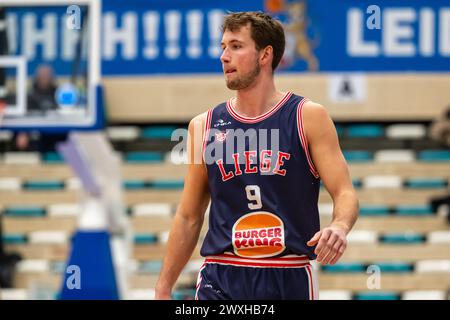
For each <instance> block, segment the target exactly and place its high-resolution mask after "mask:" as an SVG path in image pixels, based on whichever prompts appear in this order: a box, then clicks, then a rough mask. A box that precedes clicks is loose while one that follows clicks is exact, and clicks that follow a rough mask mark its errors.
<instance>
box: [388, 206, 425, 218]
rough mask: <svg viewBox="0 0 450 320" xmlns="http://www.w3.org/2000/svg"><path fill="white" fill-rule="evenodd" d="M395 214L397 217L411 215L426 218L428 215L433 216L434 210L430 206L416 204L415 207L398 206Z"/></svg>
mask: <svg viewBox="0 0 450 320" xmlns="http://www.w3.org/2000/svg"><path fill="white" fill-rule="evenodd" d="M395 214H396V215H402V216H406V215H411V216H424V215H425V216H426V215H432V214H433V209H432V208H431V206H430V205H428V204H423V205H420V204H415V205H412V204H411V205H397V206H396V207H395Z"/></svg>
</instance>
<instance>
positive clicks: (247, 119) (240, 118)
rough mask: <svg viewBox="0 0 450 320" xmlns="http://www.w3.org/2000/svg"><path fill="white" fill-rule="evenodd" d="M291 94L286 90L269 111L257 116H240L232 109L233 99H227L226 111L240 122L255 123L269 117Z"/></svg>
mask: <svg viewBox="0 0 450 320" xmlns="http://www.w3.org/2000/svg"><path fill="white" fill-rule="evenodd" d="M291 96H292V92H290V91H288V92H286V94H285V95H284V97H283V98H282V99H281V100H280V101H279V102H278V103H277V104H276V105H275V106H274V107H273V108H272V109H270V110H269V111H267V112H266V113H264V114H262V115H260V116H258V117H254V118H251V117H244V116H241V115H240V114H238V113H237V112H236V111H235V110H234V106H233V102H232V100H233V99H230V100H228V102H227V110H228V113H229V114H230V115H231V116H232V117H233V118H235V119H236V120H238V121H240V122H244V123H256V122H259V121H262V120H264V119H267V118H268V117H270V116H271V115H273V114H274V113H275V112H277V111H278V109H280V108H281V107H282V106H283V104H284V103H285V102H286V101H288V100H289V98H290V97H291Z"/></svg>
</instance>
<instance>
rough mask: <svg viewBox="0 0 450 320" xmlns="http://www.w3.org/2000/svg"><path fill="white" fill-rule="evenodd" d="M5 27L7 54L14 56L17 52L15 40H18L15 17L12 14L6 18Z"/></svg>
mask: <svg viewBox="0 0 450 320" xmlns="http://www.w3.org/2000/svg"><path fill="white" fill-rule="evenodd" d="M6 25H7V28H6V31H7V35H8V47H9V54H14V53H16V51H17V39H18V38H19V37H18V35H17V15H16V14H13V13H11V14H8V15H7V17H6Z"/></svg>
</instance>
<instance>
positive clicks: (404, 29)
mask: <svg viewBox="0 0 450 320" xmlns="http://www.w3.org/2000/svg"><path fill="white" fill-rule="evenodd" d="M436 17H439V21H438V24H437V25H438V29H437V30H436V28H435V24H436ZM381 20H382V28H381V30H380V31H381V40H370V41H369V40H367V38H365V36H364V35H365V32H366V33H368V32H378V30H377V29H372V30H369V29H366V26H367V23H366V20H365V15H364V12H363V11H362V10H360V9H359V8H350V9H349V10H348V12H347V53H348V55H350V56H352V57H367V58H369V57H380V56H385V57H416V56H423V57H433V56H436V55H440V56H442V57H449V56H450V8H442V9H440V11H439V15H437V14H436V12H435V11H434V10H433V9H432V8H427V7H425V8H421V9H414V8H409V7H405V8H401V9H399V8H385V9H384V10H383V14H382V19H381ZM416 29H417V31H416ZM436 31H437V32H438V33H439V36H438V40H439V50H438V51H436V43H435V37H436ZM416 33H417V34H416ZM380 41H381V43H380Z"/></svg>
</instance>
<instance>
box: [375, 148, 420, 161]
mask: <svg viewBox="0 0 450 320" xmlns="http://www.w3.org/2000/svg"><path fill="white" fill-rule="evenodd" d="M374 159H375V161H376V162H414V160H415V155H414V152H413V151H411V150H379V151H376V152H375V156H374Z"/></svg>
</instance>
